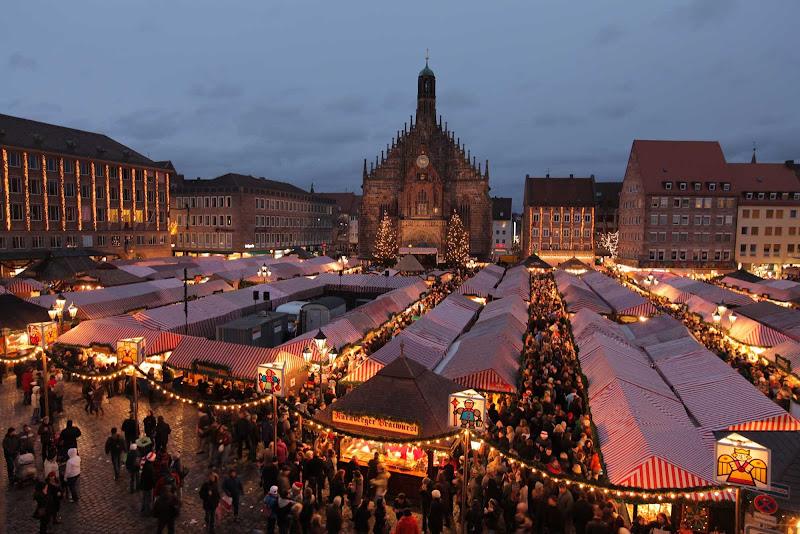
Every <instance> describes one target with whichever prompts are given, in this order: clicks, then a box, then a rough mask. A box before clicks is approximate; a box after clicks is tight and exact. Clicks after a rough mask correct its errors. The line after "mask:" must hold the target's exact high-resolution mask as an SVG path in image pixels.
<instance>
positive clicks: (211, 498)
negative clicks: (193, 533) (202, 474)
mask: <svg viewBox="0 0 800 534" xmlns="http://www.w3.org/2000/svg"><path fill="white" fill-rule="evenodd" d="M217 479H218V477H217V474H216V473H211V474H210V475H209V476H208V480H207V481H205V482H204V483H203V485H202V486H200V499H201V500H202V501H203V510H205V512H206V532H208V534H214V521H215V519H216V517H215V514H216V512H217V506H219V488H218V487H217Z"/></svg>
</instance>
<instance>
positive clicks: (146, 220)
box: [142, 170, 150, 228]
mask: <svg viewBox="0 0 800 534" xmlns="http://www.w3.org/2000/svg"><path fill="white" fill-rule="evenodd" d="M142 174H143V175H144V187H143V191H144V193H143V195H142V198H144V227H145V228H147V226H148V225H149V223H150V218H149V217H148V216H147V204H148V201H147V175H148V171H147V170H143V171H142Z"/></svg>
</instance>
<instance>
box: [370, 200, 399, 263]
mask: <svg viewBox="0 0 800 534" xmlns="http://www.w3.org/2000/svg"><path fill="white" fill-rule="evenodd" d="M395 254H397V238H396V236H395V233H394V228H393V226H392V220H391V219H390V218H389V214H388V213H384V214H383V219H382V220H381V224H380V226H379V227H378V235H377V237H376V240H375V257H376V258H377V259H378V260H380V262H381V263H382V264H383V265H385V266H388V265H389V264H390V263H391V262H392V260H394V257H395Z"/></svg>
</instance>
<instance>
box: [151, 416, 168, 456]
mask: <svg viewBox="0 0 800 534" xmlns="http://www.w3.org/2000/svg"><path fill="white" fill-rule="evenodd" d="M171 432H172V429H171V428H170V427H169V425H168V424H167V422H166V421H164V416H163V415H159V416H158V421H157V422H156V430H155V434H156V439H155V442H156V452H165V451H166V450H167V442H168V441H169V435H170V433H171Z"/></svg>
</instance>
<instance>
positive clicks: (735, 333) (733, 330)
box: [726, 313, 790, 347]
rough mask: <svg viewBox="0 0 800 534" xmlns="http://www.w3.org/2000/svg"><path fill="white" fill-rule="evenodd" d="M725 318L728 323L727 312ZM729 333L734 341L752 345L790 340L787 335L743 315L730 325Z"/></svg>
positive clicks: (773, 344) (778, 343)
mask: <svg viewBox="0 0 800 534" xmlns="http://www.w3.org/2000/svg"><path fill="white" fill-rule="evenodd" d="M726 319H728V321H727V322H728V323H730V314H729V313H728V314H726ZM729 335H730V336H731V337H732V338H733V339H735V340H736V341H738V342H740V343H744V344H745V345H751V346H753V347H774V346H775V345H780V344H781V343H785V342H786V341H790V338H789V337H788V336H785V335H783V334H781V333H780V332H778V331H777V330H775V329H773V328H770V327H768V326H767V325H764V324H761V323H759V322H757V321H754V320H753V319H750V318H749V317H745V316H743V315H742V316H739V317H738V319H737V320H736V321H735V322H734V323H733V324H732V325H731V327H730V332H729Z"/></svg>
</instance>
